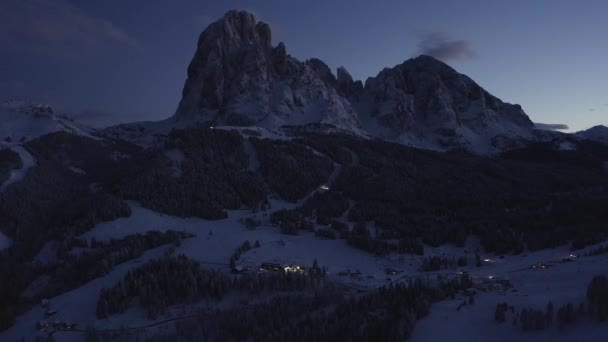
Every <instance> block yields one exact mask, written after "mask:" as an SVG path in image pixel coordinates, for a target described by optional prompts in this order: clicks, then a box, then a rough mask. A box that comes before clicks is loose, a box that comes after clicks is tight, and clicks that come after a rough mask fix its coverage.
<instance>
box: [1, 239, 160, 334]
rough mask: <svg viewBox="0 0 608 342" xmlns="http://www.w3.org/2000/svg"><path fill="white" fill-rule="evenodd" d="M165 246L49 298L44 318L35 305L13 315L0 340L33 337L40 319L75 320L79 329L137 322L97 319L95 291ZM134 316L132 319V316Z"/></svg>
mask: <svg viewBox="0 0 608 342" xmlns="http://www.w3.org/2000/svg"><path fill="white" fill-rule="evenodd" d="M166 249H167V247H166V246H165V247H159V248H156V249H152V250H149V251H147V252H146V253H144V255H143V256H142V257H141V258H139V259H137V260H136V261H128V262H125V263H123V264H120V265H118V266H116V267H115V268H114V270H112V272H110V273H109V274H107V275H105V276H103V277H100V278H97V279H95V280H93V281H91V282H89V283H87V284H85V285H84V286H82V287H80V288H78V289H75V290H72V291H69V292H66V293H64V294H61V295H59V296H57V297H55V298H52V299H50V303H51V309H52V310H53V311H57V314H55V315H53V316H52V318H50V319H45V318H44V309H43V308H42V307H41V306H40V305H38V306H35V307H34V308H32V309H31V310H29V311H27V312H26V313H24V314H22V315H21V316H19V317H17V320H16V323H15V325H14V326H12V327H11V328H9V329H8V330H6V331H3V332H1V333H0V341H17V340H18V339H19V338H21V337H24V338H25V339H26V340H27V341H33V340H34V339H35V338H36V336H37V331H36V329H35V326H36V323H38V322H40V321H44V320H53V321H59V322H75V323H77V324H78V328H79V329H84V328H86V327H87V326H89V325H94V326H95V327H97V328H104V327H120V326H125V325H131V324H134V323H139V322H135V321H132V320H130V319H128V317H125V316H121V318H122V319H121V321H120V322H118V321H116V319H115V317H110V318H108V319H105V320H97V319H96V316H95V309H96V307H97V297H98V295H99V291H100V290H101V289H102V288H104V287H110V286H112V285H114V284H115V283H117V282H118V281H119V280H120V279H122V278H123V277H124V276H125V275H126V273H127V272H128V271H129V270H130V269H132V268H134V267H137V266H138V265H139V264H140V263H143V262H146V261H148V260H151V259H153V258H157V257H159V256H161V255H162V253H163V252H164V251H165V250H166ZM136 319H137V317H134V318H133V320H136ZM54 337H55V338H56V340H57V341H81V340H82V335H81V334H79V333H61V334H55V335H54Z"/></svg>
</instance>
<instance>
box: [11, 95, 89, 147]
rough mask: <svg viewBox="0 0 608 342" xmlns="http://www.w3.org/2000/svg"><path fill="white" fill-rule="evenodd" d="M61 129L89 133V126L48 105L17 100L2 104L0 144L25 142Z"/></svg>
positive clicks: (74, 132)
mask: <svg viewBox="0 0 608 342" xmlns="http://www.w3.org/2000/svg"><path fill="white" fill-rule="evenodd" d="M59 131H62V132H68V133H72V134H77V135H88V133H89V130H88V129H87V128H85V127H82V126H80V125H78V124H77V123H76V122H74V121H72V120H71V119H69V118H67V117H65V116H61V115H58V114H56V113H55V112H54V111H53V109H52V108H51V107H50V106H48V105H41V104H34V103H31V102H27V101H15V100H12V101H6V102H4V103H2V104H0V146H2V145H12V144H16V143H23V142H26V141H29V140H32V139H35V138H37V137H40V136H43V135H46V134H49V133H53V132H59Z"/></svg>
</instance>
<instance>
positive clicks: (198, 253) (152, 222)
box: [82, 201, 405, 287]
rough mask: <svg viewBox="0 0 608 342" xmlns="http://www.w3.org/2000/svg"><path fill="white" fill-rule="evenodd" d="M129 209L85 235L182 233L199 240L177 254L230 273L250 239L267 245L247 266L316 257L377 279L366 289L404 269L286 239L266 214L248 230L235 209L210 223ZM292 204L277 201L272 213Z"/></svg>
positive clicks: (337, 244)
mask: <svg viewBox="0 0 608 342" xmlns="http://www.w3.org/2000/svg"><path fill="white" fill-rule="evenodd" d="M129 205H130V206H131V209H132V214H131V216H130V217H128V218H121V219H118V220H115V221H111V222H105V223H101V224H98V225H97V226H96V227H95V228H94V229H93V230H91V231H89V232H88V233H85V234H84V235H83V236H82V237H83V238H86V239H90V238H93V237H94V238H96V239H97V240H109V239H110V238H120V237H124V236H126V235H129V234H135V233H145V232H146V231H150V230H159V231H166V230H169V229H172V230H178V231H182V230H183V231H186V232H190V233H193V234H196V235H197V236H196V237H195V238H191V239H187V240H185V241H184V242H182V245H181V246H180V247H179V248H177V250H176V252H177V253H183V254H185V255H187V256H188V257H190V258H193V259H195V260H198V261H200V262H202V263H203V264H207V265H219V266H222V267H226V269H227V267H228V261H229V259H230V256H231V255H232V253H234V251H235V250H236V249H237V248H238V247H239V246H240V245H241V244H242V243H243V242H244V241H245V240H249V241H250V242H251V243H252V244H253V243H254V242H255V241H256V240H259V241H260V244H261V245H262V247H261V248H258V249H254V250H251V251H249V252H248V253H246V254H244V256H243V258H242V259H241V263H242V265H244V266H251V267H257V266H259V265H260V264H261V263H262V262H264V261H273V262H279V263H285V264H300V265H303V266H311V265H312V263H313V261H314V259H317V260H318V262H319V264H320V265H323V266H327V267H328V269H329V271H330V274H337V273H338V272H339V271H343V270H347V269H350V270H353V271H354V270H356V269H359V270H361V272H362V273H364V275H365V276H367V275H372V276H374V277H375V280H362V281H359V282H358V283H359V285H361V286H365V287H367V286H370V285H373V286H377V285H380V284H382V283H383V282H384V278H385V277H384V276H383V274H384V270H385V268H386V267H393V268H403V267H405V266H404V265H401V264H399V263H398V262H397V261H392V260H390V259H388V258H378V257H373V256H371V255H370V254H368V253H366V252H363V251H360V250H357V249H354V248H352V247H350V246H348V245H347V244H346V242H345V241H343V240H324V239H320V238H318V237H316V236H315V235H314V234H313V233H311V232H302V233H301V234H300V235H296V236H292V235H283V234H281V233H280V232H279V229H278V228H277V227H272V226H270V223H269V220H268V217H267V216H265V215H264V214H257V218H258V219H260V220H261V221H262V226H260V227H258V228H257V229H255V230H249V229H247V228H246V227H245V226H244V225H243V224H242V223H241V222H239V221H240V219H242V218H245V217H248V216H251V215H252V214H251V212H250V211H248V210H238V211H230V214H229V218H228V219H225V220H220V221H209V220H203V219H198V218H177V217H172V216H169V215H163V214H159V213H156V212H154V211H151V210H149V209H146V208H143V207H141V206H140V205H138V204H137V203H135V202H129ZM291 205H292V204H287V203H285V202H282V201H274V203H273V210H276V209H278V208H280V207H286V206H291ZM313 246H314V247H313ZM312 251H314V252H312Z"/></svg>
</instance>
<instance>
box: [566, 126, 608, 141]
mask: <svg viewBox="0 0 608 342" xmlns="http://www.w3.org/2000/svg"><path fill="white" fill-rule="evenodd" d="M574 135H575V136H577V137H579V138H583V139H588V140H593V141H597V142H600V143H603V144H608V127H606V126H603V125H598V126H594V127H591V128H589V129H588V130H584V131H580V132H577V133H575V134H574Z"/></svg>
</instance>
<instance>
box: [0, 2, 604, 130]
mask: <svg viewBox="0 0 608 342" xmlns="http://www.w3.org/2000/svg"><path fill="white" fill-rule="evenodd" d="M233 8H236V9H247V10H249V11H251V12H253V13H254V14H255V15H256V17H257V18H258V19H259V20H263V21H265V22H268V23H269V24H270V25H271V27H272V30H273V44H277V43H278V42H280V41H283V42H285V44H286V46H287V51H288V53H290V54H291V55H293V56H295V57H297V58H299V59H301V60H303V59H307V58H311V57H317V58H320V59H322V60H324V61H325V62H326V63H327V64H328V65H329V66H330V67H331V68H332V69H333V70H334V71H335V68H336V67H338V66H340V65H344V66H345V67H346V68H347V69H348V70H349V71H350V73H351V74H352V75H353V77H354V78H356V79H362V80H365V79H366V78H367V77H369V76H375V75H376V74H377V73H378V72H379V71H380V70H381V69H382V68H384V67H392V66H394V65H396V64H399V63H402V62H403V61H404V60H406V59H407V58H410V57H414V56H416V55H418V54H420V53H422V52H424V53H427V54H431V55H434V56H436V57H437V58H439V59H442V60H443V61H445V62H447V63H448V64H450V65H451V66H452V67H454V68H455V69H456V70H458V71H459V72H461V73H464V74H467V75H469V76H470V77H471V78H473V79H474V80H475V81H477V83H479V84H480V85H481V86H482V87H484V88H485V89H486V90H488V91H489V92H490V93H492V94H494V95H496V96H497V97H499V98H501V99H502V100H504V101H507V102H512V103H519V104H521V105H522V107H523V109H524V110H525V111H526V113H527V114H528V115H529V116H530V117H531V118H532V120H533V121H535V122H542V123H550V124H566V125H568V126H569V127H570V129H571V130H574V131H576V130H580V129H585V128H589V127H591V126H593V125H598V124H604V125H608V63H607V62H606V60H607V59H606V57H607V56H608V38H607V34H608V1H604V0H580V1H575V0H571V1H565V0H563V1H562V0H544V1H543V0H534V1H531V0H511V1H493V0H490V1H487V0H478V1H473V0H459V1H452V0H445V1H406V0H401V1H397V0H394V1H389V0H376V1H371V0H370V1H360V0H340V1H338V0H334V1H324V0H309V1H289V0H260V1H233V0H223V1H212V0H173V1H171V0H104V1H94V0H0V46H1V48H0V75H1V76H0V100H4V99H8V98H12V97H26V98H29V99H32V100H34V101H37V102H46V103H49V104H51V105H53V106H54V107H58V108H61V109H64V110H68V111H70V112H72V113H79V114H78V118H80V119H82V120H84V121H86V122H88V123H91V124H97V125H100V124H113V123H119V122H130V121H140V120H157V119H162V118H166V117H169V116H170V115H172V114H173V112H174V111H175V109H176V107H177V104H178V101H179V99H180V96H181V90H182V87H183V83H184V81H185V78H186V67H187V65H188V63H189V62H190V59H191V58H192V56H193V54H194V51H195V49H196V41H197V39H198V35H199V34H200V33H201V32H202V30H203V29H204V28H205V27H206V26H207V25H208V24H209V23H211V22H212V21H215V20H217V19H219V18H220V17H221V16H222V15H223V14H224V13H225V12H226V11H228V10H230V9H233Z"/></svg>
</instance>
